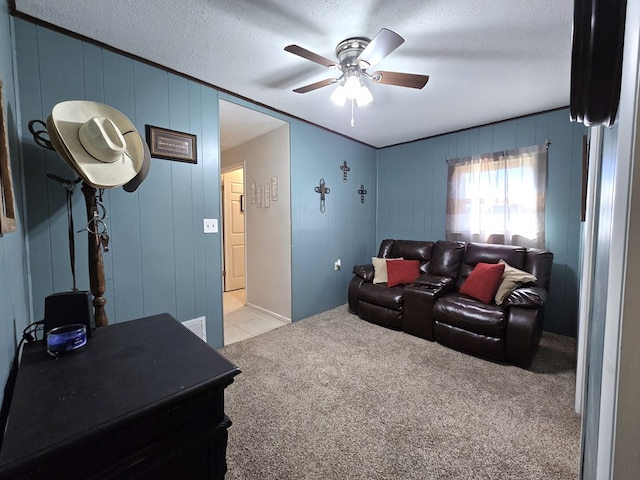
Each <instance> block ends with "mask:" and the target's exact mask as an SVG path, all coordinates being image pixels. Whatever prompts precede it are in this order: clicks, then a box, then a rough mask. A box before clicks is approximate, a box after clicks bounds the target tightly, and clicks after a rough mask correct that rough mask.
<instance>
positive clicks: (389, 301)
mask: <svg viewBox="0 0 640 480" xmlns="http://www.w3.org/2000/svg"><path fill="white" fill-rule="evenodd" d="M403 293H404V288H403V287H393V288H389V287H387V284H386V283H381V284H374V283H363V284H362V286H361V287H360V301H365V302H367V303H372V304H374V305H379V306H381V307H385V308H388V309H391V310H398V311H399V310H401V309H402V303H403V302H402V294H403Z"/></svg>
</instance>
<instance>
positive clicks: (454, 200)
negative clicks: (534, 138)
mask: <svg viewBox="0 0 640 480" xmlns="http://www.w3.org/2000/svg"><path fill="white" fill-rule="evenodd" d="M447 163H448V164H449V173H448V184H447V215H446V226H445V233H446V238H447V240H462V241H465V242H488V243H501V244H505V245H523V246H527V247H537V248H543V247H544V210H545V190H546V188H545V187H546V183H547V145H536V146H533V147H525V148H519V149H516V150H510V151H506V152H495V153H490V154H484V155H475V156H472V157H465V158H458V159H455V160H447Z"/></svg>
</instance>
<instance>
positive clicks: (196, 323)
mask: <svg viewBox="0 0 640 480" xmlns="http://www.w3.org/2000/svg"><path fill="white" fill-rule="evenodd" d="M182 325H184V326H185V327H187V328H188V329H189V330H191V331H192V332H193V333H195V334H196V335H197V336H198V337H199V338H200V339H201V340H202V341H203V342H206V341H207V322H206V321H205V317H198V318H194V319H192V320H185V321H184V322H182Z"/></svg>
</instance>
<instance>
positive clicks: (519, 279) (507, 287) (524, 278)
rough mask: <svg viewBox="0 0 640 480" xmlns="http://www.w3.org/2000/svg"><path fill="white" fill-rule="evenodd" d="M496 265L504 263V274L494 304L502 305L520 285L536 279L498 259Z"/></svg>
mask: <svg viewBox="0 0 640 480" xmlns="http://www.w3.org/2000/svg"><path fill="white" fill-rule="evenodd" d="M498 263H504V273H503V274H502V283H501V284H500V286H499V287H498V291H497V292H496V304H497V305H502V302H504V299H505V298H507V297H508V296H509V295H511V292H513V291H514V290H515V289H516V288H518V287H519V286H520V285H523V284H525V283H529V282H535V281H536V280H537V278H536V277H535V276H534V275H531V274H530V273H529V272H524V271H522V270H518V269H517V268H515V267H512V266H511V265H509V264H508V263H507V262H505V261H504V260H502V259H500V261H499V262H498Z"/></svg>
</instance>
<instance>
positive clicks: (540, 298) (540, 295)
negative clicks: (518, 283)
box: [502, 287, 549, 308]
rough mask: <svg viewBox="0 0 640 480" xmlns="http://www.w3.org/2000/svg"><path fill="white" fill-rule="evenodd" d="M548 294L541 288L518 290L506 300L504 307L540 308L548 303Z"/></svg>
mask: <svg viewBox="0 0 640 480" xmlns="http://www.w3.org/2000/svg"><path fill="white" fill-rule="evenodd" d="M548 295H549V294H548V292H547V291H546V290H545V289H544V288H540V287H520V288H516V289H515V290H514V291H513V292H511V294H510V295H509V296H508V297H507V298H505V300H504V302H503V303H502V306H503V307H520V308H540V307H542V306H543V305H544V304H545V302H546V301H547V296H548Z"/></svg>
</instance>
